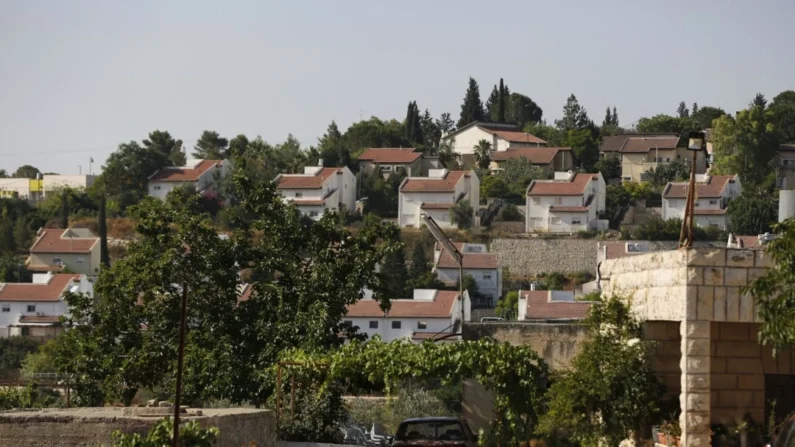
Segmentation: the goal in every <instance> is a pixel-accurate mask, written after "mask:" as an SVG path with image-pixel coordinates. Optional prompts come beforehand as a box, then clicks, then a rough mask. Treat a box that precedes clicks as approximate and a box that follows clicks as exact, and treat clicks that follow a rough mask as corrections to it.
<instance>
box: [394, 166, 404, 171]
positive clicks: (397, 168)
mask: <svg viewBox="0 0 795 447" xmlns="http://www.w3.org/2000/svg"><path fill="white" fill-rule="evenodd" d="M395 172H403V166H395Z"/></svg>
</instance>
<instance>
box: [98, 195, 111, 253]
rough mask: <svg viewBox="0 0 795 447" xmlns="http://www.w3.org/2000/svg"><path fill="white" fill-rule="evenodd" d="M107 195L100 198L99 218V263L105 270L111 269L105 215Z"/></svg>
mask: <svg viewBox="0 0 795 447" xmlns="http://www.w3.org/2000/svg"><path fill="white" fill-rule="evenodd" d="M106 200H107V199H105V195H104V194H103V195H102V196H100V198H99V216H97V226H98V233H99V262H100V263H101V264H102V267H103V268H107V267H110V254H109V252H108V219H107V216H106V215H105V202H106Z"/></svg>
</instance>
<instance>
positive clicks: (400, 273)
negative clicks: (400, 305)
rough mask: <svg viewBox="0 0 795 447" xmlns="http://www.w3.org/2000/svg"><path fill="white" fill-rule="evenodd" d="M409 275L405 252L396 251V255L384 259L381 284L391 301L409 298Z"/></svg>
mask: <svg viewBox="0 0 795 447" xmlns="http://www.w3.org/2000/svg"><path fill="white" fill-rule="evenodd" d="M408 280H409V273H408V270H407V269H406V255H405V253H403V250H402V249H401V250H396V251H395V252H394V253H392V254H389V255H387V256H386V257H384V263H383V265H381V283H382V285H383V287H384V293H386V294H387V296H388V297H389V298H390V299H396V298H407V297H408V296H409V294H408V287H407V284H408Z"/></svg>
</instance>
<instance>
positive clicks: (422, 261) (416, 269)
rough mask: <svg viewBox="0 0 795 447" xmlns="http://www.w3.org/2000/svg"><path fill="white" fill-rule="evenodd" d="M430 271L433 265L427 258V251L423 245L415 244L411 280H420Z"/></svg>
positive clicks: (412, 255) (412, 252)
mask: <svg viewBox="0 0 795 447" xmlns="http://www.w3.org/2000/svg"><path fill="white" fill-rule="evenodd" d="M430 271H431V265H430V263H429V262H428V258H426V257H425V249H424V248H423V247H422V244H421V243H419V242H417V243H415V244H414V249H413V250H412V251H411V267H410V268H409V277H410V278H411V279H416V278H420V277H422V276H423V275H425V274H426V273H428V272H430Z"/></svg>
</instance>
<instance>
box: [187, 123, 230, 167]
mask: <svg viewBox="0 0 795 447" xmlns="http://www.w3.org/2000/svg"><path fill="white" fill-rule="evenodd" d="M228 145H229V140H227V139H226V138H221V136H220V135H218V132H216V131H214V130H205V131H204V132H202V135H201V137H199V140H198V141H197V142H196V146H194V147H193V148H194V149H195V150H196V151H195V152H194V153H193V156H194V157H195V158H200V159H204V160H220V159H222V158H227V156H228V155H229V154H228V153H227V150H226V147H227V146H228Z"/></svg>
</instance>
